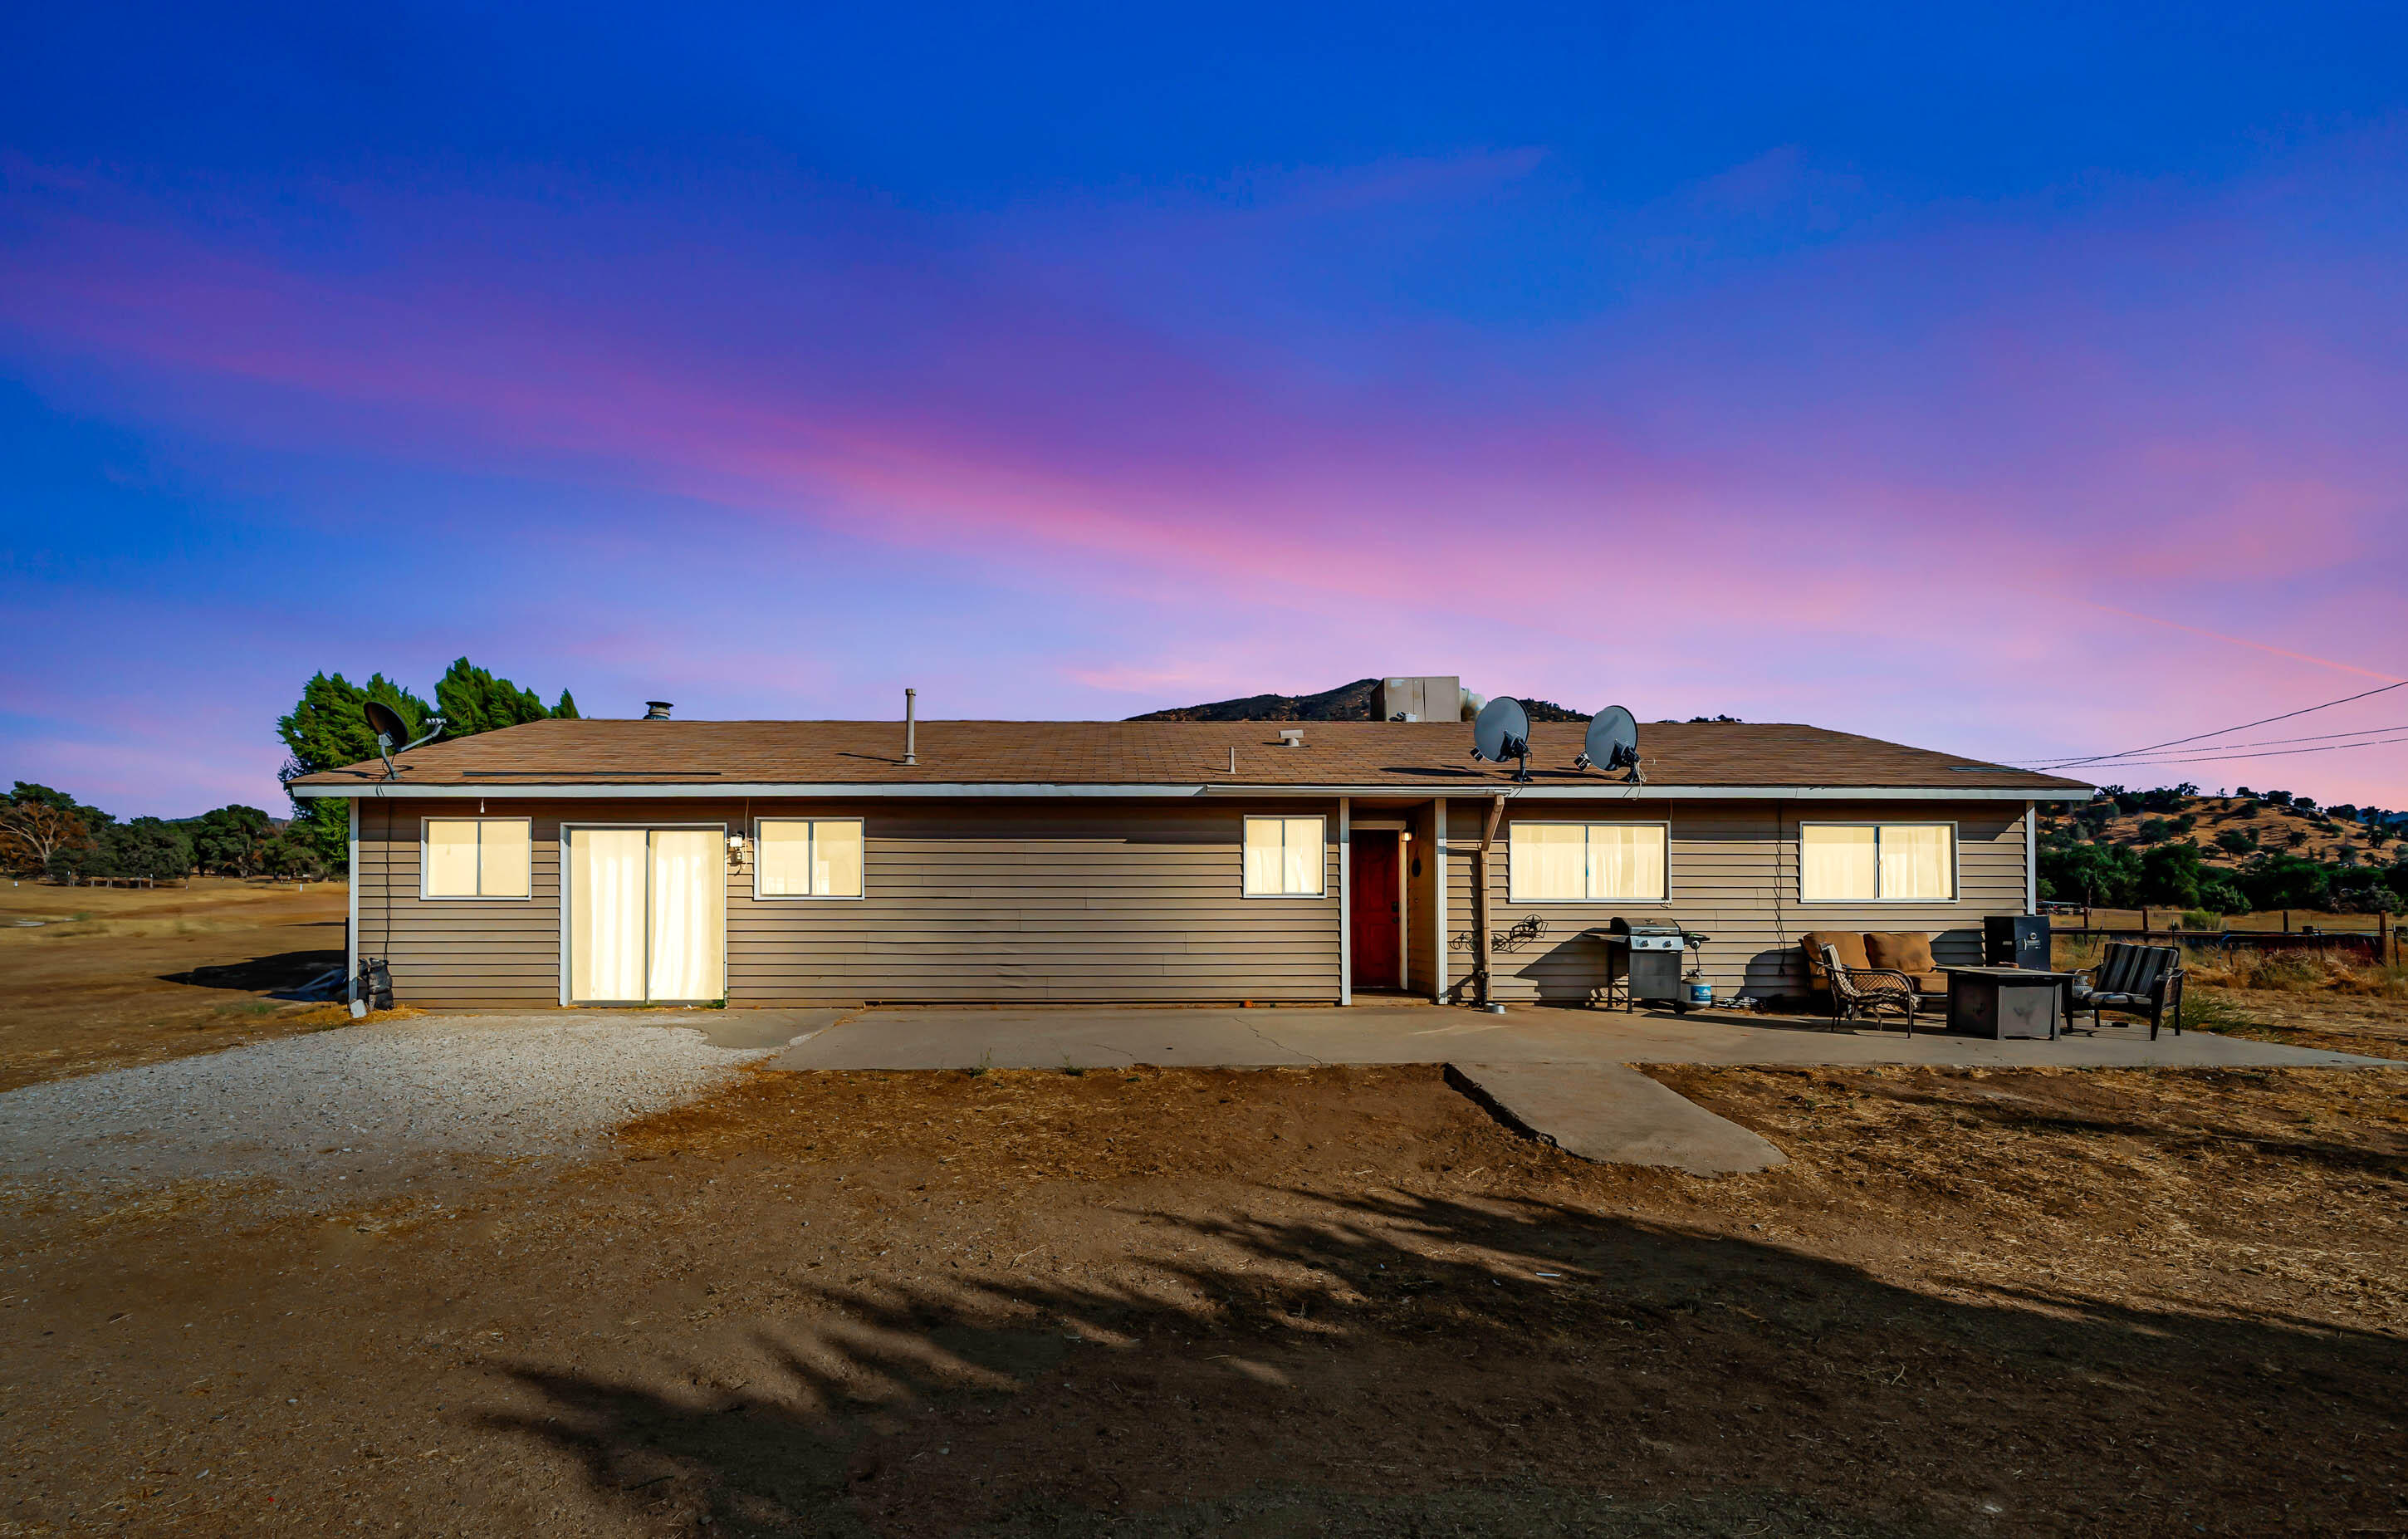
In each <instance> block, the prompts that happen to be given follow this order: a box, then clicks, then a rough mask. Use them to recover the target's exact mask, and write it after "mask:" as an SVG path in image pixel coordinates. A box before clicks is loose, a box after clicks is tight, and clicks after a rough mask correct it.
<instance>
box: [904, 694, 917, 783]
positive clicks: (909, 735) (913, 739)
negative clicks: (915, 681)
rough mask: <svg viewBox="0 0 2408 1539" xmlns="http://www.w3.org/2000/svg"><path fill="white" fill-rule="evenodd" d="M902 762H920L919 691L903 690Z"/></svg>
mask: <svg viewBox="0 0 2408 1539" xmlns="http://www.w3.org/2000/svg"><path fill="white" fill-rule="evenodd" d="M903 762H904V763H906V764H917V763H919V762H920V692H919V691H918V690H916V689H907V690H905V691H904V692H903Z"/></svg>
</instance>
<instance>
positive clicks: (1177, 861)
mask: <svg viewBox="0 0 2408 1539" xmlns="http://www.w3.org/2000/svg"><path fill="white" fill-rule="evenodd" d="M1581 745H1582V727H1581V726H1580V725H1579V724H1577V723H1572V724H1555V723H1539V724H1537V725H1535V726H1533V728H1532V733H1531V754H1530V779H1529V781H1528V782H1527V783H1517V782H1516V781H1515V779H1514V778H1513V772H1512V767H1511V766H1500V765H1496V764H1490V763H1486V762H1484V761H1478V760H1474V759H1472V758H1470V757H1469V753H1468V749H1469V732H1468V729H1467V728H1466V727H1464V726H1462V725H1461V724H1460V723H1457V722H1415V721H1348V722H1311V723H1305V724H1301V725H1283V724H1273V723H1262V722H999V721H932V722H925V723H921V724H919V725H918V726H917V729H916V739H915V741H912V743H911V748H912V750H914V751H911V752H907V748H906V728H905V726H903V725H902V724H899V723H894V722H781V721H760V722H705V721H681V720H672V719H667V711H666V708H664V709H663V710H662V711H661V712H657V713H656V716H655V717H653V718H647V719H642V720H583V721H541V722H533V723H529V724H527V725H525V726H514V727H509V728H507V729H504V730H500V731H495V732H487V733H483V734H480V735H478V736H475V737H470V738H466V739H462V740H459V741H443V742H436V743H432V744H429V745H427V746H425V747H422V748H417V749H414V750H411V751H410V752H409V753H407V754H405V755H400V756H399V757H398V758H397V759H396V761H395V763H396V769H397V776H396V778H394V779H387V778H386V770H385V767H384V766H383V765H382V764H381V763H377V762H370V763H366V764H359V765H353V766H351V767H350V768H348V769H337V770H332V771H328V772H325V773H321V774H313V775H308V776H304V777H302V778H301V779H299V780H296V781H295V782H294V783H293V791H294V795H296V796H299V797H304V798H317V797H339V798H345V799H346V800H348V801H349V802H350V803H351V871H352V882H351V895H352V896H351V903H352V914H351V947H352V970H353V975H354V976H356V975H357V971H358V965H359V959H360V957H361V956H379V957H383V958H385V959H386V960H387V963H388V965H389V968H390V971H391V975H392V978H393V984H394V993H395V996H396V997H397V998H398V999H400V1000H404V1001H406V1002H409V1003H414V1004H419V1005H424V1006H431V1007H437V1008H494V1007H508V1008H525V1007H530V1006H543V1005H572V1004H587V1003H637V1002H667V1001H711V1000H725V1001H726V1002H727V1003H728V1004H730V1005H735V1006H742V1005H781V1004H810V1003H820V1002H850V1001H867V1000H885V1001H903V1000H932V1001H939V1000H941V1001H1022V1002H1042V1001H1067V1000H1110V1001H1160V1002H1183V1001H1236V1000H1257V1001H1270V1000H1289V1001H1292V1000H1334V1001H1339V1002H1347V1001H1351V1000H1354V999H1355V998H1357V997H1359V996H1363V995H1366V994H1369V993H1373V992H1394V993H1401V994H1406V995H1418V996H1422V997H1424V998H1428V999H1439V1000H1443V999H1460V998H1463V997H1464V994H1465V990H1466V989H1467V987H1468V986H1469V982H1470V978H1471V973H1472V964H1473V958H1474V957H1475V956H1477V955H1478V953H1477V952H1476V951H1475V950H1474V946H1475V944H1476V942H1475V940H1474V935H1473V931H1474V929H1475V928H1476V926H1477V924H1478V921H1479V918H1480V915H1479V913H1478V905H1476V904H1475V902H1474V890H1473V889H1474V882H1475V874H1474V873H1475V870H1477V869H1478V868H1480V867H1482V866H1484V867H1485V869H1486V870H1487V873H1488V889H1489V898H1490V902H1489V909H1490V913H1488V915H1487V922H1488V927H1489V930H1490V932H1491V936H1492V941H1491V946H1492V950H1491V953H1490V954H1491V956H1493V959H1494V964H1495V966H1494V972H1493V976H1492V980H1491V983H1492V987H1493V991H1494V996H1495V997H1496V998H1498V999H1500V1000H1563V1001H1571V1000H1588V999H1591V998H1593V997H1594V995H1595V993H1596V991H1597V989H1598V987H1599V986H1600V985H1601V984H1602V982H1603V979H1604V966H1605V961H1604V957H1605V953H1604V950H1603V947H1602V946H1601V945H1600V943H1599V942H1598V941H1597V939H1596V937H1595V935H1594V934H1593V933H1591V932H1592V931H1594V930H1596V929H1598V928H1600V927H1602V926H1604V925H1605V924H1606V923H1607V922H1608V921H1609V920H1611V919H1612V918H1613V917H1614V916H1616V915H1624V916H1628V917H1630V918H1632V919H1634V920H1636V919H1639V918H1641V917H1651V918H1658V919H1661V918H1671V919H1676V920H1678V921H1679V922H1681V923H1682V924H1684V925H1685V926H1687V927H1688V928H1691V929H1693V930H1696V931H1699V932H1702V933H1704V934H1705V935H1707V936H1710V937H1711V938H1712V939H1711V940H1710V942H1708V943H1707V944H1706V945H1705V946H1704V948H1703V951H1702V957H1701V966H1702V969H1703V971H1704V973H1705V975H1706V976H1707V977H1708V978H1709V979H1710V980H1711V981H1713V983H1714V984H1715V985H1716V986H1717V987H1718V988H1723V989H1729V988H1733V987H1737V986H1741V985H1745V986H1746V987H1747V988H1749V989H1750V990H1751V991H1754V992H1756V993H1759V994H1766V993H1770V994H1778V993H1783V992H1787V993H1799V992H1803V990H1804V982H1803V978H1802V974H1801V972H1800V971H1799V953H1798V946H1797V941H1798V938H1799V934H1800V933H1801V932H1802V931H1804V930H1807V929H1834V928H1861V929H1868V930H1907V929H1919V930H1928V931H1931V932H1933V933H1934V935H1935V950H1936V952H1937V953H1938V955H1939V956H1940V959H1941V960H1942V961H1943V962H1945V961H1952V960H1965V961H1975V960H1979V950H1980V929H1981V920H1982V917H1983V916H1984V915H1985V914H1993V913H2027V912H2031V911H2033V910H2034V909H2036V907H2037V900H2038V891H2037V885H2036V880H2035V874H2034V841H2033V822H2034V819H2033V810H2034V804H2035V803H2037V802H2041V801H2081V800H2085V799H2087V798H2089V797H2090V795H2091V794H2092V791H2091V787H2089V786H2087V785H2085V784H2080V783H2078V782H2075V781H2070V780H2065V779H2061V778H2058V777H2057V776H2053V775H2042V774H2036V773H2033V772H2031V771H2029V770H2022V769H2008V768H2003V767H2001V766H1999V765H1995V764H1982V763H1972V762H1968V761H1966V760H1964V759H1962V758H1961V757H1958V756H1956V755H1947V754H1939V753H1932V752H1928V751H1926V750H1923V749H1917V748H1908V747H1903V746H1900V745H1899V744H1896V743H1889V742H1882V741H1875V740H1873V739H1871V738H1863V737H1856V736H1851V735H1849V734H1847V733H1842V732H1830V731H1824V730H1821V729H1818V728H1815V727H1812V726H1766V725H1756V724H1742V723H1726V722H1700V723H1691V724H1686V725H1681V724H1671V723H1665V724H1658V725H1655V726H1647V727H1645V728H1644V729H1643V740H1642V742H1641V748H1642V750H1643V752H1644V754H1645V755H1646V757H1645V765H1644V769H1645V774H1646V782H1645V784H1628V783H1627V781H1626V779H1625V777H1624V776H1623V775H1621V774H1620V773H1614V774H1606V773H1602V772H1599V771H1598V770H1594V769H1575V768H1573V762H1572V761H1573V759H1574V757H1575V755H1577V754H1578V753H1579V752H1580V749H1581ZM1484 841H1485V843H1486V846H1487V853H1486V854H1485V855H1483V854H1482V846H1483V844H1484Z"/></svg>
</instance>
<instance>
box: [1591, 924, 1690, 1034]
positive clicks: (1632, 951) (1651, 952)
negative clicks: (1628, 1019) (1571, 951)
mask: <svg viewBox="0 0 2408 1539" xmlns="http://www.w3.org/2000/svg"><path fill="white" fill-rule="evenodd" d="M1589 933H1590V934H1592V935H1595V936H1596V937H1597V938H1598V940H1599V941H1600V942H1604V945H1605V964H1606V965H1605V1003H1607V1004H1608V1005H1611V1004H1613V1003H1614V1002H1615V1000H1617V999H1619V1000H1620V1001H1621V1004H1622V1008H1623V1009H1624V1010H1626V1011H1630V1010H1636V1009H1638V1008H1639V1001H1640V1000H1646V1001H1647V1002H1648V1003H1650V1004H1669V1005H1670V1006H1671V1007H1672V1009H1673V1012H1674V1013H1675V1014H1683V1015H1685V1014H1688V1013H1689V985H1687V984H1686V983H1685V982H1684V981H1683V979H1682V973H1683V972H1684V971H1685V970H1686V968H1687V967H1688V965H1689V963H1690V961H1691V960H1692V957H1691V956H1690V953H1691V952H1693V951H1695V950H1696V949H1697V948H1698V947H1699V946H1701V945H1703V944H1705V942H1707V941H1709V940H1711V939H1713V937H1711V936H1705V935H1699V934H1698V933H1697V932H1696V931H1694V930H1688V929H1684V928H1681V926H1680V925H1679V924H1678V923H1677V922H1676V921H1673V920H1670V919H1642V920H1641V921H1639V922H1638V923H1636V924H1633V923H1632V922H1631V921H1629V920H1627V919H1615V920H1614V921H1613V922H1612V923H1611V924H1609V925H1608V926H1607V927H1606V928H1604V929H1603V930H1591V931H1590V932H1589Z"/></svg>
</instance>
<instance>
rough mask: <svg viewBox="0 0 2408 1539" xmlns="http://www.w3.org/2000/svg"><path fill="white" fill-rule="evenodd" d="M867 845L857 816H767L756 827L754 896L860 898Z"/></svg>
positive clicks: (754, 841)
mask: <svg viewBox="0 0 2408 1539" xmlns="http://www.w3.org/2000/svg"><path fill="white" fill-rule="evenodd" d="M862 846H863V838H862V820H861V819H859V818H857V817H809V818H805V817H765V818H763V819H761V820H760V821H759V822H758V823H757V824H755V825H754V826H753V897H755V898H859V897H860V896H862V890H863V889H862Z"/></svg>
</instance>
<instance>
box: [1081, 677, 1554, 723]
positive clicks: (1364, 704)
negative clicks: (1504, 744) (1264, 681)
mask: <svg viewBox="0 0 2408 1539" xmlns="http://www.w3.org/2000/svg"><path fill="white" fill-rule="evenodd" d="M1379 694H1380V681H1379V680H1377V679H1357V680H1355V682H1354V683H1346V684H1340V685H1339V686H1338V687H1337V688H1336V689H1325V690H1323V691H1322V692H1321V693H1320V694H1318V695H1248V696H1245V697H1244V698H1240V699H1235V700H1213V701H1211V702H1209V703H1208V704H1204V705H1177V706H1172V707H1171V708H1170V709H1169V710H1168V711H1149V712H1146V713H1145V714H1144V715H1142V716H1131V717H1130V718H1129V720H1131V721H1133V722H1368V721H1375V720H1377V719H1378V718H1377V717H1376V716H1374V715H1373V714H1372V712H1373V711H1374V710H1375V709H1376V703H1377V701H1378V699H1379ZM1522 708H1523V709H1524V710H1526V711H1527V712H1529V713H1530V719H1531V720H1532V721H1534V722H1584V721H1586V720H1588V718H1589V715H1590V712H1585V711H1573V710H1570V709H1568V708H1566V707H1564V706H1560V705H1557V704H1555V702H1554V701H1553V700H1534V699H1529V698H1523V700H1522Z"/></svg>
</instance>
